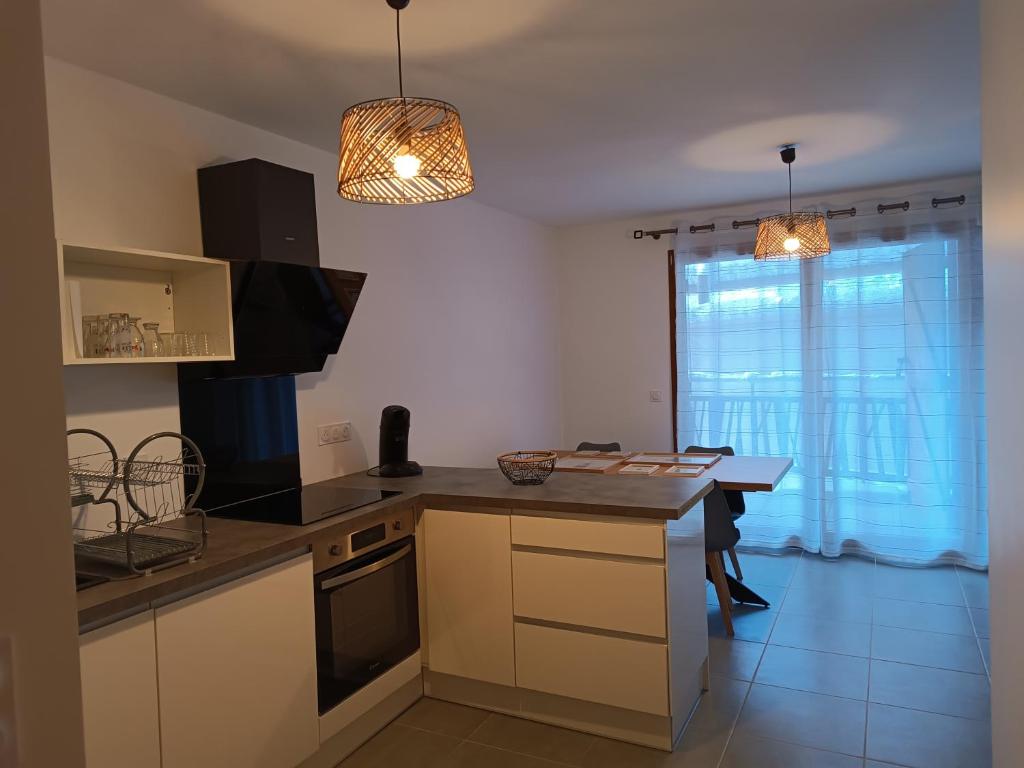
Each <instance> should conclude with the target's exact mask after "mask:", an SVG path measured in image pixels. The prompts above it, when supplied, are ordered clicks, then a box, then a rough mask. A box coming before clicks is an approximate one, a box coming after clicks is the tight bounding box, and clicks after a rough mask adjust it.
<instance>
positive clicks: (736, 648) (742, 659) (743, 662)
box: [708, 635, 764, 680]
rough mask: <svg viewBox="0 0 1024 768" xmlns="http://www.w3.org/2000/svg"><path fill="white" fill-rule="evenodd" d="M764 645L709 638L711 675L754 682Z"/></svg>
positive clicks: (725, 638)
mask: <svg viewBox="0 0 1024 768" xmlns="http://www.w3.org/2000/svg"><path fill="white" fill-rule="evenodd" d="M763 652H764V643H751V642H749V641H747V640H735V639H729V638H727V637H716V636H714V635H712V636H711V637H709V638H708V654H709V656H710V659H711V674H713V675H721V676H722V677H731V678H732V679H733V680H753V679H754V673H755V672H756V671H757V664H758V662H759V661H761V654H762V653H763Z"/></svg>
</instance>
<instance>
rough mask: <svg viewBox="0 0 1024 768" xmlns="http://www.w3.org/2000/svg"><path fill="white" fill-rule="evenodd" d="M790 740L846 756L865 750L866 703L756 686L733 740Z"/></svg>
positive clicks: (738, 722) (741, 715)
mask: <svg viewBox="0 0 1024 768" xmlns="http://www.w3.org/2000/svg"><path fill="white" fill-rule="evenodd" d="M737 737H739V738H744V739H746V738H763V739H776V740H779V741H787V742H790V743H792V744H800V745H801V746H805V747H813V748H815V749H821V750H825V751H829V752H841V753H843V754H847V755H854V756H857V755H861V754H863V750H864V702H862V701H853V700H852V699H840V698H836V697H834V696H823V695H821V694H818V693H807V692H805V691H793V690H789V689H786V688H775V687H772V686H770V685H759V684H757V683H754V685H753V686H752V687H751V690H750V695H749V696H747V703H746V704H745V705H744V706H743V711H742V712H740V717H739V720H738V721H737V722H736V729H735V732H734V735H733V738H737Z"/></svg>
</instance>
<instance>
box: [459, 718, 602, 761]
mask: <svg viewBox="0 0 1024 768" xmlns="http://www.w3.org/2000/svg"><path fill="white" fill-rule="evenodd" d="M594 738H595V737H594V736H590V735H588V734H585V733H579V732H577V731H570V730H566V729H564V728H557V727H555V726H553V725H546V724H545V723H536V722H533V721H531V720H524V719H522V718H518V717H508V716H506V715H499V714H491V715H489V716H488V717H487V719H486V720H484V722H483V723H482V724H481V725H480V727H479V728H477V729H476V730H475V731H473V733H472V734H471V735H470V736H469V741H473V742H476V743H478V744H486V745H487V746H491V747H497V748H499V749H506V750H509V751H510V752H519V753H521V754H524V755H532V756H533V757H540V758H544V759H545V760H553V761H555V762H558V763H565V764H567V765H580V764H581V763H582V761H583V757H584V755H586V754H587V751H588V750H589V749H590V746H591V744H592V743H593V742H594Z"/></svg>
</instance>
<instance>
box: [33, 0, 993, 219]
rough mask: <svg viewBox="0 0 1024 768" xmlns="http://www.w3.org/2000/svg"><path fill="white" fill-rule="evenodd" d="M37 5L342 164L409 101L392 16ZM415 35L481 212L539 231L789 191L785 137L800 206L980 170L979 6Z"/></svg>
mask: <svg viewBox="0 0 1024 768" xmlns="http://www.w3.org/2000/svg"><path fill="white" fill-rule="evenodd" d="M43 6H44V33H45V38H46V48H47V52H48V53H49V54H50V55H53V56H56V57H58V58H61V59H65V60H67V61H70V62H73V63H75V64H78V65H80V66H83V67H87V68H89V69H93V70H96V71H99V72H102V73H104V74H107V75H110V76H113V77H116V78H119V79H122V80H126V81H129V82H131V83H134V84H136V85H140V86H142V87H145V88H148V89H151V90H154V91H158V92H160V93H164V94H167V95H169V96H172V97H174V98H177V99H180V100H182V101H186V102H189V103H192V104H195V105H197V106H200V107H203V108H206V109H209V110H211V111H214V112H218V113H221V114H224V115H227V116H229V117H232V118H235V119H238V120H241V121H243V122H246V123H249V124H252V125H256V126H260V127H262V128H265V129H268V130H270V131H273V132H275V133H278V134H282V135H284V136H288V137H291V138H294V139H298V140H300V141H303V142H306V143H308V144H312V145H315V146H319V147H323V148H324V149H327V150H330V151H332V152H334V151H336V149H337V130H338V121H339V118H340V116H341V113H342V112H343V111H344V109H345V107H347V106H348V105H350V104H351V103H354V102H357V101H361V100H364V99H369V98H376V97H381V96H390V95H396V92H397V84H396V77H395V58H394V55H395V54H394V12H393V11H391V10H390V9H389V8H387V6H386V5H385V2H384V0H172V1H171V2H168V0H160V1H159V2H156V1H155V0H89V1H88V2H83V0H44V2H43ZM402 32H403V35H402V37H403V40H402V42H403V51H404V54H405V82H406V93H408V94H411V95H421V96H429V97H433V98H439V99H444V100H446V101H450V102H452V103H454V104H455V105H456V106H457V107H458V108H459V109H460V111H461V112H462V115H463V118H464V120H465V123H466V130H467V135H468V139H469V145H470V152H471V159H472V163H473V167H474V171H475V174H476V177H477V189H476V191H475V192H474V193H473V197H474V198H475V199H477V200H479V201H481V202H483V203H487V204H489V205H493V206H495V207H498V208H502V209H505V210H508V211H513V212H516V213H520V214H523V215H525V216H529V217H532V218H535V219H538V220H541V221H546V222H553V223H565V222H570V221H577V220H586V219H593V218H598V217H605V216H618V215H634V214H640V213H651V212H660V211H671V210H681V209H686V208H695V207H708V206H715V205H723V204H728V203H733V202H742V201H748V200H757V199H764V198H772V197H777V196H779V195H780V193H783V192H784V191H785V183H786V182H785V172H784V170H783V166H782V164H781V162H780V161H779V158H778V155H777V153H776V149H775V148H776V146H777V145H779V144H782V143H786V142H799V143H800V145H801V148H800V150H799V153H798V157H797V163H796V165H795V166H794V192H795V193H797V194H812V193H818V192H831V191H836V190H839V189H846V188H856V187H864V186H871V185H874V184H884V183H891V182H900V181H910V180H915V179H922V178H929V177H938V176H948V175H955V174H960V173H970V172H974V171H976V170H977V169H978V168H979V167H980V146H979V144H980V139H979V43H978V3H977V0H852V1H849V0H848V1H847V2H842V1H841V0H825V1H824V2H822V1H820V0H819V2H814V3H811V2H808V0H774V1H773V2H764V0H506V1H505V2H498V0H412V2H411V5H410V7H409V9H408V10H407V11H404V12H403V15H402ZM332 172H333V169H332ZM339 202H340V201H339ZM345 204H349V203H345Z"/></svg>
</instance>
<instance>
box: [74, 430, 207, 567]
mask: <svg viewBox="0 0 1024 768" xmlns="http://www.w3.org/2000/svg"><path fill="white" fill-rule="evenodd" d="M67 434H68V437H71V436H72V435H89V436H91V437H93V438H95V439H97V440H99V441H100V442H101V443H102V444H103V449H102V450H100V451H96V452H92V453H84V454H80V455H77V456H75V457H74V458H72V459H70V460H69V462H68V489H69V497H70V503H71V507H72V508H73V509H75V508H79V507H83V506H84V505H86V504H91V505H94V506H95V507H96V509H93V510H90V511H89V513H86V512H85V511H82V512H80V513H79V514H78V517H77V522H76V524H75V526H74V530H75V555H76V557H77V558H79V559H82V560H88V561H93V562H100V563H105V564H107V565H113V566H116V567H119V568H123V569H125V570H127V571H129V572H131V573H133V574H139V575H141V574H145V573H152V572H153V571H158V570H162V569H164V568H169V567H170V566H172V565H178V564H180V563H185V562H191V561H194V560H198V559H199V558H200V557H202V556H203V553H204V552H205V551H206V536H207V532H206V515H205V514H204V513H203V511H202V510H201V509H197V508H196V507H195V500H196V499H197V498H198V497H199V493H200V491H202V488H203V481H204V479H205V477H206V465H205V463H204V462H203V457H202V454H201V453H200V451H199V448H198V447H197V446H196V444H195V443H194V442H192V441H191V440H190V439H189V438H187V437H185V436H184V435H181V434H178V433H177V432H157V433H156V434H153V435H150V436H149V437H147V438H146V439H145V440H143V441H142V442H140V443H139V444H138V445H137V446H135V448H134V449H133V450H132V452H131V453H130V454H129V455H128V458H127V459H120V458H118V455H117V450H116V449H115V448H114V445H113V443H111V441H110V440H109V439H108V438H107V437H106V436H104V435H103V434H101V433H99V432H97V431H96V430H93V429H71V430H68V433H67ZM157 451H160V452H159V453H157ZM103 505H107V506H109V507H111V509H112V512H113V519H112V520H111V521H109V522H107V523H106V524H105V525H104V526H103V527H98V526H95V524H93V523H91V522H89V520H90V519H91V518H94V517H95V516H96V514H98V511H99V507H101V506H103ZM83 521H84V522H83Z"/></svg>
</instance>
